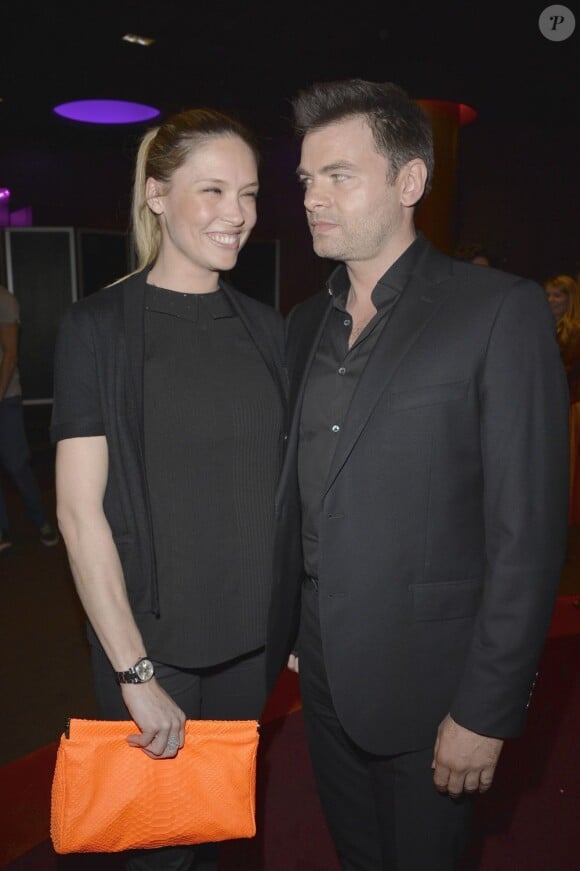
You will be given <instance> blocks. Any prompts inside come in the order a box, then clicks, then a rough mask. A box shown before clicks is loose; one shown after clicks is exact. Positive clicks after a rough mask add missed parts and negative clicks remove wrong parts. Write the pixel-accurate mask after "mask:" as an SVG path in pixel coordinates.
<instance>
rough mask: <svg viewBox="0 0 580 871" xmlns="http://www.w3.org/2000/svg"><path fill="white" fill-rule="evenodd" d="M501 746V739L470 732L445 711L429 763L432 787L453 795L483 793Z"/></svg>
mask: <svg viewBox="0 0 580 871" xmlns="http://www.w3.org/2000/svg"><path fill="white" fill-rule="evenodd" d="M502 747H503V741H502V739H501V738H488V737H487V736H485V735H479V734H478V733H477V732H471V731H470V730H469V729H465V728H464V727H463V726H460V725H459V723H456V722H455V720H453V718H452V717H451V716H450V715H449V714H447V716H446V717H445V719H444V720H443V722H442V723H441V725H440V726H439V729H438V732H437V740H436V742H435V750H434V754H433V764H432V766H431V767H432V768H433V783H434V784H435V787H436V788H437V789H438V790H439V792H444V793H447V794H448V795H450V796H451V797H452V798H458V797H459V796H460V795H461V794H462V793H463V792H466V793H473V792H486V791H487V790H488V789H489V788H490V786H491V784H492V781H493V776H494V774H495V768H496V765H497V761H498V759H499V754H500V753H501V748H502Z"/></svg>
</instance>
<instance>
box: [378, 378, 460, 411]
mask: <svg viewBox="0 0 580 871" xmlns="http://www.w3.org/2000/svg"><path fill="white" fill-rule="evenodd" d="M468 388H469V380H466V381H449V382H447V383H446V384H429V385H426V386H425V387H415V388H414V389H413V390H399V391H396V390H393V391H390V392H389V406H390V408H391V409H392V410H393V411H404V410H405V409H408V408H420V407H421V406H423V405H436V404H438V403H440V402H452V401H454V400H459V399H465V397H466V396H467V391H468Z"/></svg>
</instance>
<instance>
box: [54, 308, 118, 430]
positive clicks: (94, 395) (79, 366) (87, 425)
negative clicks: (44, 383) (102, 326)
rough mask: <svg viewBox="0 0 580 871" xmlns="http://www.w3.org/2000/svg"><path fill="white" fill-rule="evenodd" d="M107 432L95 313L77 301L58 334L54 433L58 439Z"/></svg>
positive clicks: (55, 359)
mask: <svg viewBox="0 0 580 871" xmlns="http://www.w3.org/2000/svg"><path fill="white" fill-rule="evenodd" d="M104 434H105V428H104V423H103V415H102V407H101V401H100V391H99V377H98V359H97V352H96V343H95V339H94V329H93V322H92V316H91V313H90V312H88V311H86V310H85V309H83V306H82V304H79V303H75V304H73V305H72V306H71V308H70V309H69V310H68V312H67V313H66V314H65V316H64V317H63V319H62V321H61V323H60V326H59V330H58V334H57V340H56V347H55V357H54V401H53V409H52V419H51V425H50V437H51V441H52V442H53V443H54V442H58V441H60V440H61V439H69V438H78V437H83V436H98V435H104Z"/></svg>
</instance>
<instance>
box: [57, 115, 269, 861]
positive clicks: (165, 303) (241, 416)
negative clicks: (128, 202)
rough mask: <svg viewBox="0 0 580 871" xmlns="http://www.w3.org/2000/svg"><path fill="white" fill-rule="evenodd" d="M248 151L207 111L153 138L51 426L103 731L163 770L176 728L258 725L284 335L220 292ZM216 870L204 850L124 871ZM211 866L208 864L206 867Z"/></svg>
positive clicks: (154, 855) (242, 131) (241, 134)
mask: <svg viewBox="0 0 580 871" xmlns="http://www.w3.org/2000/svg"><path fill="white" fill-rule="evenodd" d="M257 193H258V172H257V151H256V147H255V144H254V139H253V137H252V135H251V134H250V132H249V131H248V130H246V128H244V127H243V126H242V125H241V124H239V123H238V122H237V121H235V120H233V119H230V118H228V117H226V116H224V115H222V114H221V113H219V112H216V111H213V110H209V109H193V110H189V111H185V112H183V113H180V114H178V115H176V116H173V117H172V118H169V119H168V120H167V121H166V122H165V123H163V124H162V125H161V126H160V127H158V128H155V129H152V130H150V131H149V132H148V133H147V134H146V135H145V136H144V138H143V140H142V143H141V145H140V148H139V151H138V155H137V162H136V169H135V183H134V192H133V210H132V217H133V231H134V239H135V245H136V249H137V254H138V262H139V269H138V271H137V272H136V273H133V274H131V275H130V276H128V277H126V278H124V279H121V280H120V281H119V282H116V283H115V284H114V285H112V286H110V287H107V288H105V289H103V290H102V291H100V292H98V293H96V294H93V295H92V296H90V297H88V298H86V299H84V300H82V301H80V302H78V303H75V304H73V305H72V307H71V308H70V310H69V312H68V313H67V315H66V316H65V318H64V319H63V323H62V325H61V327H60V331H59V337H58V342H57V351H56V363H55V396H54V411H53V419H52V425H51V434H52V438H53V440H54V441H55V442H57V443H58V445H57V459H56V482H57V513H58V519H59V526H60V529H61V531H62V535H63V538H64V541H65V544H66V548H67V552H68V556H69V560H70V564H71V569H72V573H73V576H74V580H75V584H76V587H77V590H78V593H79V596H80V599H81V601H82V604H83V606H84V609H85V611H86V614H87V617H88V622H89V639H90V643H91V652H92V660H93V671H94V676H95V688H96V697H97V703H98V710H99V715H100V716H101V717H102V718H104V719H126V718H128V717H131V718H132V719H133V720H134V721H135V722H136V723H137V725H138V727H139V729H140V735H137V736H134V737H131V738H130V739H129V741H130V743H131V744H133V745H134V746H135V747H137V748H141V750H142V751H143V752H145V753H147V754H148V755H149V756H151V757H153V758H155V759H163V758H167V757H172V756H175V755H176V753H178V751H179V748H180V747H181V746H182V745H183V740H184V723H185V720H186V718H189V719H253V718H258V717H259V716H260V713H261V711H262V708H263V705H264V702H265V678H264V673H263V657H264V643H265V627H266V613H267V607H268V601H269V589H270V582H271V562H272V539H273V520H274V491H275V486H276V482H277V478H278V472H279V466H280V460H281V454H282V445H283V431H284V423H285V421H284V413H285V412H284V409H285V398H284V397H285V378H284V373H283V363H282V358H283V351H282V346H283V324H282V318H281V316H280V315H279V314H278V313H277V312H275V311H274V310H273V309H272V308H270V307H269V306H266V305H264V304H262V303H259V302H257V301H255V300H252V299H250V298H249V297H247V296H244V295H243V294H240V293H238V292H237V291H236V290H234V289H233V288H232V287H230V286H229V285H228V284H226V283H225V282H224V281H223V280H222V279H221V278H220V273H221V272H226V271H228V270H231V269H232V268H233V267H234V265H235V263H236V259H237V256H238V253H239V251H240V249H241V248H242V246H243V245H244V244H245V242H246V241H247V239H248V236H249V234H250V232H251V230H252V228H253V227H254V224H255V222H256V196H257ZM196 852H198V857H197V858H198V860H199V853H200V852H203V853H204V861H205V862H206V864H204V865H203V867H204V868H217V857H216V852H217V851H216V848H215V847H211V848H207V849H206V850H205V851H203V850H202V851H195V850H194V848H193V847H191V848H166V849H163V850H161V851H157V850H153V851H139V852H138V853H136V854H135V855H134V856H132V857H130V858H129V859H128V862H127V866H126V867H127V868H128V869H133V871H137V869H139V871H141V869H164V871H168V869H180V871H181V869H186V868H187V869H189V868H193V867H198V866H197V865H195V864H193V863H194V862H195V853H196ZM206 853H207V854H211V855H210V856H206V855H205V854H206Z"/></svg>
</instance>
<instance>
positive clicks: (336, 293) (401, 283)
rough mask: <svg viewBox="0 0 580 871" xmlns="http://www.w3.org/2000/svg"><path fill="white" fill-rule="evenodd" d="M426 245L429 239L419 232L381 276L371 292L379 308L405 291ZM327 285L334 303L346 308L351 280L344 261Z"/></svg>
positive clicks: (332, 274)
mask: <svg viewBox="0 0 580 871" xmlns="http://www.w3.org/2000/svg"><path fill="white" fill-rule="evenodd" d="M426 245H427V240H426V239H425V237H424V236H423V234H422V233H420V232H419V233H418V234H417V236H416V238H415V239H414V240H413V241H412V242H411V244H410V245H409V247H408V248H405V250H404V251H403V253H402V254H401V255H400V257H398V258H397V260H395V262H394V263H393V264H392V265H391V266H390V267H389V268H388V269H387V271H386V272H385V274H384V275H382V276H381V277H380V278H379V280H378V281H377V283H376V285H375V287H374V288H373V292H372V294H371V299H372V301H373V304H374V305H375V307H376V309H377V310H379V309H381V308H382V307H383V306H385V305H387V304H388V303H389V302H391V301H392V299H393V297H399V296H400V295H401V294H402V293H403V291H404V289H405V287H406V285H407V282H408V280H409V278H410V276H411V274H412V273H413V271H414V268H415V266H416V264H417V262H418V260H419V257H420V256H421V254H422V253H423V251H424V250H425V246H426ZM326 286H327V289H328V293H329V294H330V295H331V296H332V297H334V299H333V305H334V306H335V307H336V308H341V309H344V308H345V307H346V298H347V296H348V291H349V289H350V280H349V277H348V272H347V270H346V266H345V265H344V263H341V264H339V265H338V266H337V267H336V269H334V270H333V271H332V273H331V274H330V276H329V278H328V280H327V282H326Z"/></svg>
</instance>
